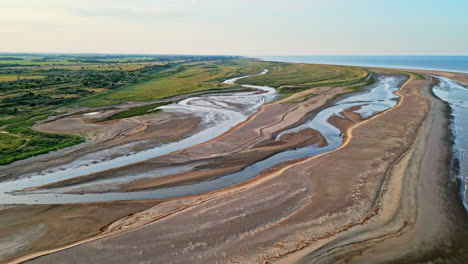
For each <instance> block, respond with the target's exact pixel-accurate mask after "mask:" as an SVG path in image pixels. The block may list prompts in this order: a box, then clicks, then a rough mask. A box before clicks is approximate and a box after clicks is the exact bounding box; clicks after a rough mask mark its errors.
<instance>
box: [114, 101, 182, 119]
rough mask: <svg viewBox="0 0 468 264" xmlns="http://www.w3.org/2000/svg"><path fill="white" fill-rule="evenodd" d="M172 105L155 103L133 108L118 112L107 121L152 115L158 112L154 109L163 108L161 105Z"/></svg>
mask: <svg viewBox="0 0 468 264" xmlns="http://www.w3.org/2000/svg"><path fill="white" fill-rule="evenodd" d="M172 103H173V102H164V103H155V104H149V105H144V106H138V107H134V108H131V109H128V110H125V111H122V112H118V113H116V114H114V115H112V116H110V117H108V118H107V120H116V119H122V118H127V117H132V116H140V115H146V114H153V113H156V112H158V111H160V109H156V108H158V107H160V106H163V105H168V104H172Z"/></svg>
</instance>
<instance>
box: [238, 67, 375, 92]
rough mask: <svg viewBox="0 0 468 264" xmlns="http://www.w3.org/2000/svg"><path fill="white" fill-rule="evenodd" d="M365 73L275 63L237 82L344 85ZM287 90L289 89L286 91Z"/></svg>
mask: <svg viewBox="0 0 468 264" xmlns="http://www.w3.org/2000/svg"><path fill="white" fill-rule="evenodd" d="M367 74H368V73H367V72H366V71H365V70H364V69H362V68H359V67H349V66H334V65H316V64H289V63H288V64H286V63H283V64H278V65H275V66H274V67H273V68H271V69H270V71H269V72H268V73H267V74H264V75H258V76H251V77H248V78H245V79H241V80H239V81H238V83H239V84H255V85H267V86H271V87H275V88H279V87H281V86H283V85H288V86H296V87H298V88H301V87H302V88H311V87H317V86H344V85H352V84H355V83H359V82H362V81H363V80H364V79H365V78H366V76H367ZM297 91H300V89H297ZM289 92H291V90H289V91H288V92H286V93H289Z"/></svg>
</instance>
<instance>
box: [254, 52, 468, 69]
mask: <svg viewBox="0 0 468 264" xmlns="http://www.w3.org/2000/svg"><path fill="white" fill-rule="evenodd" d="M256 58H258V59H261V60H265V61H280V62H294V63H314V64H333V65H350V66H364V67H382V68H401V69H415V70H416V69H417V70H437V71H450V72H463V73H468V56H391V55H388V56H387V55H385V56H383V55H382V56H380V55H376V56H370V55H369V56H358V55H356V56H354V55H343V56H342V55H324V56H256Z"/></svg>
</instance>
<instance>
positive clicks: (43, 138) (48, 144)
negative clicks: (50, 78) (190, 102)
mask: <svg viewBox="0 0 468 264" xmlns="http://www.w3.org/2000/svg"><path fill="white" fill-rule="evenodd" d="M47 116H48V115H38V116H35V117H33V118H30V119H28V120H25V121H18V122H15V123H12V124H10V125H8V126H6V128H5V132H4V133H1V134H0V135H1V137H0V165H4V164H8V163H11V162H14V161H16V160H21V159H25V158H29V157H32V156H36V155H39V154H44V153H47V152H49V151H53V150H57V149H60V148H64V147H68V146H72V145H75V144H78V143H81V142H83V141H84V138H83V137H82V136H79V135H69V134H57V133H45V132H39V131H35V130H33V129H31V126H32V125H33V124H34V122H36V121H37V120H40V119H43V118H45V117H47Z"/></svg>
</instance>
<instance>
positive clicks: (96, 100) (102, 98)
mask: <svg viewBox="0 0 468 264" xmlns="http://www.w3.org/2000/svg"><path fill="white" fill-rule="evenodd" d="M268 65H270V64H269V63H263V62H260V61H255V60H247V59H239V60H221V61H212V62H205V63H197V64H183V65H179V66H178V67H176V68H174V69H171V70H168V71H164V72H161V73H158V74H156V75H154V76H153V79H152V80H149V81H146V82H142V83H138V84H135V85H131V86H127V87H123V88H121V89H116V90H112V91H108V92H106V93H103V94H100V95H96V96H93V97H91V98H89V99H87V100H86V101H85V102H84V103H83V105H85V106H91V107H94V106H102V105H112V104H119V103H123V102H125V101H147V100H157V99H163V98H168V97H172V96H176V95H180V94H187V93H193V92H199V91H207V90H219V89H224V88H232V85H229V84H223V83H222V82H221V81H222V80H225V79H229V78H233V77H237V76H242V75H249V74H255V73H259V72H261V71H262V70H263V69H264V68H265V67H267V66H268Z"/></svg>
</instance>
